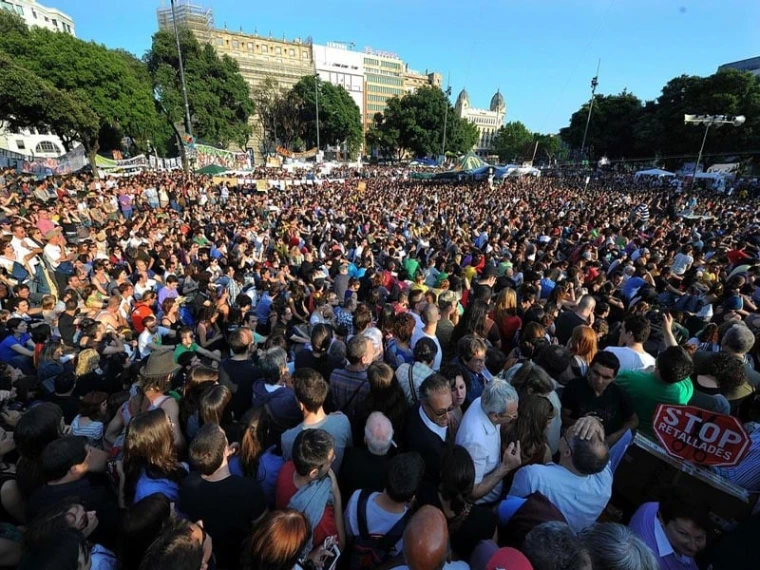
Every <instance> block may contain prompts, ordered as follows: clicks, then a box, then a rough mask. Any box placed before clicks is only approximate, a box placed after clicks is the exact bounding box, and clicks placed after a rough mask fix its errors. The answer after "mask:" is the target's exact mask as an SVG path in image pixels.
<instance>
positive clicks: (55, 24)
mask: <svg viewBox="0 0 760 570" xmlns="http://www.w3.org/2000/svg"><path fill="white" fill-rule="evenodd" d="M53 26H55V27H56V28H57V27H58V20H56V19H55V18H53Z"/></svg>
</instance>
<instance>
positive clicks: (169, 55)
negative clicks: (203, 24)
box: [145, 28, 254, 148]
mask: <svg viewBox="0 0 760 570" xmlns="http://www.w3.org/2000/svg"><path fill="white" fill-rule="evenodd" d="M179 36H180V46H181V49H182V62H183V64H184V71H185V84H186V86H187V97H188V103H189V106H190V117H191V121H192V128H193V135H194V136H195V137H196V138H197V139H201V140H203V141H205V142H207V143H210V144H213V145H217V146H221V147H227V146H229V145H230V144H235V145H237V146H238V147H240V148H245V146H246V143H247V141H248V138H249V137H250V134H251V128H250V125H249V124H248V119H249V117H250V116H251V114H252V113H253V111H254V106H253V101H252V100H251V96H250V92H249V89H248V84H247V83H246V82H245V79H243V76H242V75H240V68H239V67H238V64H237V62H236V61H235V60H233V59H232V58H230V57H229V56H226V55H225V56H222V57H219V56H218V55H217V54H216V52H215V51H214V48H213V47H212V46H211V45H209V44H203V45H201V44H200V43H199V42H198V40H197V39H196V38H195V36H194V35H193V34H192V32H191V31H190V30H188V29H187V28H180V30H179ZM145 62H146V63H147V66H148V71H149V72H150V76H151V78H152V80H153V87H154V91H155V93H156V96H157V98H158V99H159V101H160V103H161V106H162V108H163V109H165V111H166V113H167V115H168V116H169V118H170V120H171V121H172V123H175V124H184V122H185V106H184V100H183V97H182V84H181V80H180V74H179V58H178V56H177V45H176V41H175V38H174V34H173V33H172V32H170V31H168V30H159V31H158V32H156V33H155V34H154V35H153V42H152V44H151V48H150V50H149V51H148V53H146V54H145Z"/></svg>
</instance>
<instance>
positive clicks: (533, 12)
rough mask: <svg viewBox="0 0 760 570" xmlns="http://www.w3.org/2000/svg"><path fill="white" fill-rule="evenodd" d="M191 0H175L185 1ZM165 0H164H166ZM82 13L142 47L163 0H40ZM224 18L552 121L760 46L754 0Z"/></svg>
mask: <svg viewBox="0 0 760 570" xmlns="http://www.w3.org/2000/svg"><path fill="white" fill-rule="evenodd" d="M181 1H184V0H178V2H181ZM165 2H166V4H167V5H168V0H165ZM41 3H42V4H45V5H50V6H55V7H57V8H59V9H61V10H63V11H64V12H66V13H68V14H69V15H70V16H72V17H73V18H74V21H75V24H76V33H77V35H78V36H79V37H80V38H82V39H85V40H94V41H96V42H99V43H103V44H105V45H107V46H108V47H114V48H115V47H121V48H125V49H127V50H129V51H131V52H133V53H135V54H137V55H142V54H143V53H144V52H145V51H146V50H147V49H148V48H149V46H150V38H151V35H152V34H153V33H154V32H155V31H156V29H157V24H156V8H157V7H159V6H160V5H161V0H131V1H127V2H116V1H115V0H97V1H96V0H42V2H41ZM195 3H196V4H201V5H203V6H205V7H209V8H212V9H213V11H214V17H215V20H216V25H217V27H223V26H224V25H225V23H226V24H227V26H228V27H229V29H230V30H238V29H240V28H241V27H242V29H243V31H245V32H253V31H254V30H257V31H258V33H259V34H263V35H267V34H269V33H270V32H271V33H272V34H273V35H274V36H276V37H282V35H283V34H285V35H286V36H287V37H288V38H294V37H296V36H301V37H302V38H305V37H307V36H311V37H312V38H313V39H314V42H315V43H324V42H327V41H330V40H334V41H346V42H348V41H353V42H355V43H356V46H357V49H359V48H364V46H372V47H374V48H376V49H382V50H385V51H393V52H395V53H397V54H399V55H400V56H401V57H402V58H403V59H404V60H405V61H406V62H408V63H409V64H410V66H411V67H412V68H414V69H417V70H420V71H424V70H425V69H428V70H430V71H439V72H441V73H443V74H444V82H445V81H446V77H447V76H448V74H449V73H450V74H451V85H452V91H453V95H452V100H453V99H455V98H456V96H457V94H458V93H459V91H460V90H461V89H462V87H466V88H467V91H468V92H469V94H470V101H471V104H472V105H473V106H476V107H486V108H487V107H488V104H489V102H490V100H491V96H492V95H493V93H494V92H495V91H496V89H497V87H498V88H500V89H501V91H502V93H503V94H504V97H505V99H506V103H507V120H519V121H522V122H524V123H525V124H526V125H527V126H528V128H530V129H531V130H534V131H540V132H556V131H558V130H559V129H560V128H561V127H563V126H565V125H566V124H567V123H568V121H569V119H570V115H571V114H572V113H573V112H574V111H575V110H577V109H578V108H579V107H580V105H581V104H583V102H584V101H586V100H588V98H589V89H590V87H589V83H590V80H591V77H592V76H593V75H594V73H595V71H596V65H597V60H598V58H601V60H602V62H601V71H600V74H599V88H598V92H599V93H605V94H609V93H619V92H620V91H622V90H623V88H627V89H628V91H631V92H633V93H635V94H636V95H638V96H639V97H640V98H641V99H644V100H647V99H654V98H656V97H657V96H658V95H659V93H660V90H661V88H662V86H663V85H664V84H665V83H666V82H667V81H668V80H669V79H671V78H672V77H675V76H678V75H681V74H690V75H709V74H711V73H714V72H715V71H716V70H717V68H718V65H720V64H721V63H726V62H729V61H735V60H739V59H745V58H748V57H754V56H760V31H759V30H758V27H757V26H758V22H760V2H758V1H757V0H721V1H720V2H718V1H716V0H458V1H454V0H380V1H376V2H369V1H368V0H277V1H273V2H268V1H265V0H203V1H201V0H195Z"/></svg>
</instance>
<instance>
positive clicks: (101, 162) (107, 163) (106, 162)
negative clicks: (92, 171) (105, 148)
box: [95, 151, 150, 170]
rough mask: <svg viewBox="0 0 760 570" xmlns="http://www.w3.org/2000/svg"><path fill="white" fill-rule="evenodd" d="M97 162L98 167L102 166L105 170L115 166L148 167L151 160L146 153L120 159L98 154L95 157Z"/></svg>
mask: <svg viewBox="0 0 760 570" xmlns="http://www.w3.org/2000/svg"><path fill="white" fill-rule="evenodd" d="M114 152H116V151H114ZM95 164H96V165H97V167H98V168H102V169H104V170H107V169H115V168H140V167H146V168H147V167H148V166H150V161H149V160H148V157H146V156H145V155H144V154H140V155H137V156H135V157H134V158H123V159H120V160H116V159H113V158H107V157H105V156H101V155H97V156H96V157H95Z"/></svg>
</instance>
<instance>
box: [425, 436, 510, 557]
mask: <svg viewBox="0 0 760 570" xmlns="http://www.w3.org/2000/svg"><path fill="white" fill-rule="evenodd" d="M442 465H443V467H442V468H441V483H440V485H439V486H438V488H437V489H434V488H431V487H428V486H425V485H423V487H422V488H421V489H420V492H419V493H418V494H417V501H418V503H419V505H420V506H422V505H432V506H434V507H436V508H438V509H440V510H441V511H442V512H443V514H444V515H445V516H446V521H447V523H448V527H449V537H450V541H451V550H452V553H453V554H455V555H456V557H457V558H458V559H460V560H469V559H470V555H471V554H472V551H473V550H474V549H475V547H476V546H477V544H478V542H480V541H481V540H491V539H495V538H496V515H495V514H494V513H493V511H492V510H491V509H489V508H486V507H483V506H480V505H475V504H474V503H473V502H472V499H471V494H472V489H473V487H474V486H475V464H474V463H473V461H472V457H470V454H469V452H468V451H467V450H466V449H465V448H464V447H462V446H460V445H455V446H453V447H452V448H451V449H449V450H448V451H447V452H446V453H445V455H444V456H443V462H442Z"/></svg>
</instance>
